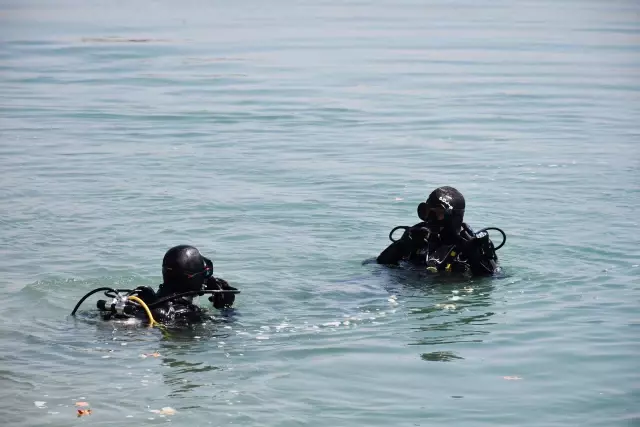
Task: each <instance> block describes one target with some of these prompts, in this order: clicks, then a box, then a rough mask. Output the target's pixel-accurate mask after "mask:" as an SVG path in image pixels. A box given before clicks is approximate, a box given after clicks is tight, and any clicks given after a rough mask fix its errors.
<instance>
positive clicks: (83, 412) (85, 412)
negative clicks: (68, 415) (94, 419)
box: [78, 409, 91, 417]
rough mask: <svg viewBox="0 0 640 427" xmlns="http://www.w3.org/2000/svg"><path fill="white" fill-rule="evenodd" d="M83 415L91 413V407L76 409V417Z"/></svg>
mask: <svg viewBox="0 0 640 427" xmlns="http://www.w3.org/2000/svg"><path fill="white" fill-rule="evenodd" d="M85 415H91V409H78V417H84V416H85Z"/></svg>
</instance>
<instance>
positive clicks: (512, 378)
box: [502, 376, 522, 381]
mask: <svg viewBox="0 0 640 427" xmlns="http://www.w3.org/2000/svg"><path fill="white" fill-rule="evenodd" d="M502 378H503V379H505V380H508V381H517V380H521V379H522V378H521V377H516V376H513V377H502Z"/></svg>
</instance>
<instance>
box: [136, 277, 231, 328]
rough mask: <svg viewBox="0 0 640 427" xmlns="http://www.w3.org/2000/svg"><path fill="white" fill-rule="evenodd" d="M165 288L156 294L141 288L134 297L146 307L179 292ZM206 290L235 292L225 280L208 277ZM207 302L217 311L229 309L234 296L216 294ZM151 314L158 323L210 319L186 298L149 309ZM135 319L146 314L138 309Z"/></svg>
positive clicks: (201, 309) (146, 287) (164, 286)
mask: <svg viewBox="0 0 640 427" xmlns="http://www.w3.org/2000/svg"><path fill="white" fill-rule="evenodd" d="M167 288H168V287H167V286H166V285H164V284H162V285H160V287H159V288H158V292H155V291H154V290H153V289H152V288H151V287H149V286H143V287H140V288H138V289H137V291H136V293H135V295H136V296H138V297H139V298H140V299H142V300H143V301H144V302H145V303H146V304H147V305H152V304H154V303H155V302H156V301H159V300H161V299H163V298H166V297H169V296H171V295H176V294H179V293H180V292H171V291H167ZM205 289H206V290H227V291H228V290H232V291H235V290H237V289H236V288H234V287H232V286H230V285H229V283H227V281H226V280H223V279H219V278H216V277H209V278H208V279H207V283H206V287H205ZM209 301H211V302H212V303H213V306H214V307H215V308H217V309H223V308H229V307H231V306H232V305H233V302H234V301H235V294H233V293H230V292H229V293H218V294H213V295H211V296H210V297H209ZM151 314H152V315H153V317H154V319H155V320H156V322H159V323H180V324H191V323H198V322H203V321H205V320H207V319H210V316H209V315H208V312H207V310H205V309H203V308H201V307H199V306H197V305H196V304H193V303H192V302H191V301H190V300H189V299H187V298H177V299H174V300H170V301H166V302H163V303H161V304H160V305H159V306H152V307H151ZM135 317H138V318H145V319H146V318H147V314H146V312H145V311H144V310H143V309H142V308H139V309H138V310H136V312H135Z"/></svg>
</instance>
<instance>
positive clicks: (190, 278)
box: [138, 245, 237, 323]
mask: <svg viewBox="0 0 640 427" xmlns="http://www.w3.org/2000/svg"><path fill="white" fill-rule="evenodd" d="M162 281H163V283H162V284H161V285H160V287H159V288H158V292H154V291H153V289H152V288H151V287H148V286H145V287H140V288H138V289H139V290H140V291H139V293H138V296H139V297H140V298H141V299H142V300H143V301H144V302H145V303H147V305H151V304H154V303H155V302H157V301H160V300H161V299H164V298H167V297H171V296H173V295H177V294H181V293H185V292H189V291H200V290H227V291H235V290H237V289H236V288H234V287H232V286H229V283H227V281H226V280H223V279H219V278H216V277H214V276H213V263H212V262H211V260H210V259H209V258H206V257H204V256H202V255H201V254H200V251H198V249H196V248H194V247H193V246H188V245H180V246H175V247H173V248H171V249H169V250H168V251H167V253H166V254H165V255H164V258H163V260H162ZM192 300H193V296H186V297H182V298H178V299H174V300H170V301H167V302H165V303H163V304H160V305H158V306H156V307H154V308H153V309H152V310H151V313H152V314H153V317H154V318H155V320H156V321H158V322H160V323H166V322H174V321H177V322H181V323H182V322H186V323H193V322H198V321H202V320H205V319H207V318H208V316H207V314H206V311H205V310H203V309H202V308H200V307H199V306H197V305H195V304H193V302H192ZM209 301H211V302H212V303H213V306H214V307H215V308H217V309H223V308H229V307H231V306H232V305H233V302H234V301H235V295H234V294H233V293H231V292H228V293H217V294H213V295H212V296H211V297H209Z"/></svg>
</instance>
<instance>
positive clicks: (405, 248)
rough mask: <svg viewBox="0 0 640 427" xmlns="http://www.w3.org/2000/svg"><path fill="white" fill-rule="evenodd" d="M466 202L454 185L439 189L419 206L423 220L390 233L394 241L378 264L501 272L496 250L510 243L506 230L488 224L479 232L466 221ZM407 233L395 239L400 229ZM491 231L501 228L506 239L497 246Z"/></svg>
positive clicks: (477, 273) (476, 273) (484, 273)
mask: <svg viewBox="0 0 640 427" xmlns="http://www.w3.org/2000/svg"><path fill="white" fill-rule="evenodd" d="M464 209H465V201H464V197H463V196H462V194H461V193H460V192H459V191H458V190H456V189H455V188H453V187H448V186H445V187H439V188H436V189H435V190H434V191H433V192H432V193H431V194H430V195H429V198H428V199H427V200H426V202H422V203H420V205H419V206H418V217H419V218H420V219H421V220H422V222H420V223H418V224H416V225H414V226H413V227H406V226H399V227H395V228H394V229H393V230H391V233H389V239H391V241H392V242H393V243H391V244H390V245H389V246H388V247H387V248H386V249H385V250H384V251H382V253H381V254H380V255H379V256H378V258H377V259H376V261H377V262H378V264H385V265H399V264H400V262H409V263H410V264H412V265H414V266H417V267H423V268H426V270H427V271H429V272H431V273H442V272H453V273H466V274H471V275H473V276H489V275H493V274H495V273H497V272H498V271H499V267H498V256H497V255H496V251H497V250H498V249H500V248H501V247H502V246H503V245H504V244H505V242H506V240H507V237H506V235H505V233H504V232H503V231H502V230H500V229H499V228H496V227H488V228H484V229H482V230H480V231H479V232H477V233H475V232H474V231H473V230H472V229H471V227H469V226H468V225H467V224H466V223H464V222H463V217H464ZM399 229H403V230H404V233H403V235H402V237H401V238H400V239H398V240H394V239H393V234H394V232H395V231H396V230H399ZM488 230H496V231H499V232H500V233H501V234H502V236H503V241H502V243H501V244H500V246H498V247H494V245H493V242H492V241H491V239H490V238H489V234H488V233H487V231H488Z"/></svg>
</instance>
